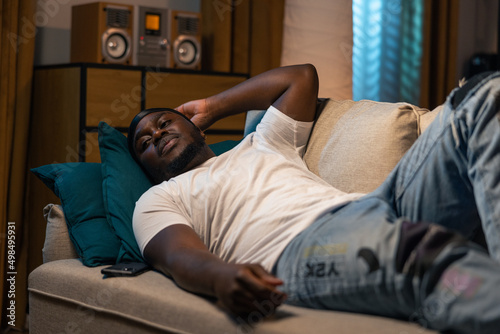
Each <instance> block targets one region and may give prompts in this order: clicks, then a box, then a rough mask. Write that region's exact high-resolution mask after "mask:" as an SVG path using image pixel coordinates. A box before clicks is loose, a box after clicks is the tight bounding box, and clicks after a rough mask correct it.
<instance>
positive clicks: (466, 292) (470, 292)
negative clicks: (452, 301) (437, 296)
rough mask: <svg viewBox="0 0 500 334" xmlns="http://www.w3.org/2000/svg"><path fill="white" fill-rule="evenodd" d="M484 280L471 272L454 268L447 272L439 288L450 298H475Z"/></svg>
mask: <svg viewBox="0 0 500 334" xmlns="http://www.w3.org/2000/svg"><path fill="white" fill-rule="evenodd" d="M482 281H483V280H482V279H481V278H480V277H478V276H476V275H473V274H471V273H469V272H465V271H463V270H459V269H457V268H452V269H449V270H446V271H445V272H444V274H443V276H442V277H441V280H440V282H439V284H438V286H437V289H438V290H441V291H444V292H446V293H447V294H449V295H450V296H454V297H458V296H463V297H464V298H466V299H470V298H472V297H474V296H475V295H476V293H477V290H479V288H480V287H481V285H482Z"/></svg>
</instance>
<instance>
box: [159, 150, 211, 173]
mask: <svg viewBox="0 0 500 334" xmlns="http://www.w3.org/2000/svg"><path fill="white" fill-rule="evenodd" d="M202 149H203V142H196V143H191V144H189V145H188V146H187V147H186V148H185V149H184V150H183V151H182V152H181V154H179V156H178V157H176V158H175V159H174V160H172V162H170V163H169V164H168V165H167V166H166V167H165V172H166V174H167V175H169V176H170V177H174V176H177V175H179V174H181V173H183V172H184V171H185V169H186V167H187V165H188V164H189V163H190V162H191V161H193V159H194V158H195V157H196V156H197V155H198V154H199V153H200V152H201V151H202Z"/></svg>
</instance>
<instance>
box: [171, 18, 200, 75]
mask: <svg viewBox="0 0 500 334" xmlns="http://www.w3.org/2000/svg"><path fill="white" fill-rule="evenodd" d="M170 23H171V29H170V31H171V45H172V47H171V50H172V56H171V57H170V67H171V68H185V69H195V70H199V69H201V14H200V13H193V12H183V11H176V10H172V11H171V19H170Z"/></svg>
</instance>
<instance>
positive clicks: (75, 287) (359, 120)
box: [28, 99, 439, 334]
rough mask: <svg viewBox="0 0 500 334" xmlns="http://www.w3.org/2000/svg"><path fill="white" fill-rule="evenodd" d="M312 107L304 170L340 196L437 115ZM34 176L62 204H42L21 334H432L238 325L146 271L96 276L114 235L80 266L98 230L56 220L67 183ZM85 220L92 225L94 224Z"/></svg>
mask: <svg viewBox="0 0 500 334" xmlns="http://www.w3.org/2000/svg"><path fill="white" fill-rule="evenodd" d="M320 102H321V103H319V104H318V117H317V121H316V123H315V125H314V128H313V131H312V134H311V136H310V140H309V143H308V146H307V150H306V153H305V156H304V160H305V162H306V163H307V165H308V167H309V169H310V170H311V171H313V172H314V173H316V174H318V175H319V176H321V177H322V178H323V179H325V180H326V181H327V182H329V183H330V184H332V185H333V186H335V187H337V188H339V189H341V190H344V191H347V192H369V191H371V190H374V189H375V188H376V187H377V186H378V185H379V184H380V183H381V182H382V181H383V180H384V178H385V177H386V176H387V174H388V173H389V172H390V170H391V169H392V168H393V167H394V166H395V164H396V163H397V161H398V160H399V159H400V158H401V156H402V155H403V154H404V153H405V152H406V150H407V149H408V148H409V147H410V146H411V145H412V143H413V142H414V141H415V140H416V139H417V138H418V136H419V135H420V134H421V133H422V132H423V131H424V130H425V128H426V127H427V125H428V124H429V123H430V122H431V121H432V120H433V119H434V118H435V117H436V115H439V107H438V108H436V110H433V111H429V110H427V109H424V108H419V107H416V106H413V105H410V104H407V103H381V102H373V101H365V100H364V101H357V102H355V101H350V100H342V101H335V100H330V99H324V100H321V101H320ZM262 114H263V112H262V111H252V112H249V113H248V115H247V124H246V127H245V135H246V134H248V133H250V132H251V131H253V129H254V128H255V126H256V124H257V123H258V121H259V120H260V118H261V117H262ZM234 144H236V143H230V146H231V145H233V146H234ZM100 145H101V141H100ZM101 149H102V147H101ZM218 154H220V152H219V153H218ZM101 158H103V152H102V151H101ZM104 158H105V157H104ZM72 168H73V167H72ZM75 170H76V167H75ZM104 172H105V171H104V169H103V170H102V173H104ZM38 176H39V177H40V178H41V179H42V180H44V182H45V183H46V184H47V185H48V186H49V187H51V188H52V189H53V190H54V191H55V192H56V195H58V196H59V197H60V198H61V200H62V205H60V204H48V205H47V206H46V207H45V209H44V213H43V214H44V215H45V218H46V221H47V226H46V239H45V245H44V248H43V259H44V263H43V264H42V265H41V266H39V267H38V268H36V269H35V270H34V271H33V272H31V274H30V275H29V282H28V289H29V317H30V321H29V324H30V325H29V327H30V328H29V330H30V334H38V333H41V334H47V333H332V332H334V333H338V334H342V333H374V334H375V333H384V334H389V333H394V334H396V333H398V334H401V333H408V334H409V333H433V331H431V330H428V329H424V328H423V327H421V326H420V325H419V324H417V323H416V322H417V321H418V320H419V319H418V318H417V317H415V318H412V319H397V320H396V319H387V318H382V317H377V316H373V315H363V314H353V313H346V312H336V311H325V310H312V309H307V308H300V307H295V306H290V305H283V306H281V307H280V308H279V309H278V311H277V312H276V313H275V314H274V315H271V316H268V313H269V312H268V310H267V309H266V307H265V305H263V306H262V309H261V312H254V313H252V314H250V315H249V316H248V317H247V318H245V319H242V318H238V317H232V316H230V315H228V314H227V313H225V312H224V311H222V310H220V309H219V308H218V307H217V306H216V304H215V302H214V300H212V299H210V298H206V297H203V296H198V295H195V294H192V293H189V292H186V291H184V290H182V289H181V288H179V287H178V286H176V284H175V282H173V281H172V280H170V279H169V278H167V277H165V276H164V275H162V274H160V273H158V272H156V271H153V270H151V271H148V272H146V273H144V274H141V275H139V276H137V277H130V278H128V277H113V278H103V275H102V274H101V269H102V268H103V267H104V266H105V265H103V263H113V262H123V261H125V260H126V259H127V256H124V255H123V254H125V253H126V251H123V238H122V235H120V233H119V227H117V226H114V228H111V229H109V226H108V227H106V228H107V229H109V230H110V231H112V232H116V234H117V235H118V238H117V239H116V240H118V242H122V244H121V245H120V248H119V250H118V251H117V253H113V252H114V251H111V253H113V254H111V253H110V251H106V252H104V255H100V258H98V260H95V259H94V260H92V261H94V262H92V261H90V260H89V257H88V256H87V255H86V254H85V247H87V246H82V243H84V242H85V238H87V239H91V238H94V237H96V236H97V234H99V233H101V232H98V231H97V230H87V232H85V230H84V227H78V228H75V226H77V225H73V224H72V223H71V222H70V221H73V220H74V219H75V217H74V216H73V215H70V214H69V212H66V211H69V209H70V207H69V205H70V204H69V203H70V201H69V200H68V199H66V198H65V197H63V196H68V195H66V194H63V192H62V188H61V187H63V184H61V183H60V182H68V178H67V177H66V179H63V178H62V177H60V178H59V179H58V181H57V182H59V188H57V186H55V185H54V182H55V181H54V179H51V180H49V181H47V178H49V177H47V176H45V179H44V177H43V176H40V175H38ZM58 176H61V174H58ZM85 177H87V178H89V177H91V175H90V174H89V173H88V172H86V173H85V174H82V175H81V176H79V180H80V181H81V180H82V178H84V179H85ZM57 182H56V183H57ZM82 182H83V181H82ZM85 182H87V183H89V182H88V181H85ZM99 186H101V184H100V183H99ZM54 187H55V188H56V189H54ZM102 187H103V188H104V187H105V183H103V184H102ZM99 189H100V188H99ZM141 191H142V190H141ZM104 192H105V190H104ZM71 194H72V193H71ZM87 195H89V196H87V197H85V198H80V199H79V200H78V199H77V200H78V202H79V203H81V202H84V204H85V205H89V206H91V205H93V204H92V201H93V200H94V198H97V197H99V196H100V195H101V194H98V193H97V192H95V193H92V194H87ZM108 196H109V195H108ZM73 197H74V196H73ZM104 197H106V195H105V196H104ZM73 200H74V198H73ZM105 209H106V208H105ZM108 209H109V204H108ZM86 212H87V211H86ZM86 212H84V213H83V215H85V214H86ZM77 218H81V215H80V216H78V217H77ZM101 218H102V217H101ZM107 218H110V217H107ZM111 218H113V217H111ZM89 219H90V220H91V221H92V223H94V222H95V220H96V219H97V218H96V217H90V218H89ZM104 220H106V219H104ZM108 221H109V219H108ZM101 224H104V223H102V222H101ZM111 226H113V224H111ZM92 228H94V227H92ZM82 231H83V232H82ZM106 231H108V230H106ZM85 233H87V234H85ZM102 233H104V232H102ZM102 233H101V234H102ZM106 233H107V232H106ZM82 234H83V236H84V238H82ZM98 236H99V237H100V238H101V235H98ZM101 239H102V238H101ZM101 239H99V240H98V241H99V242H100V244H99V247H107V246H109V245H110V244H113V243H114V242H116V240H115V239H112V240H111V239H106V238H104V239H103V240H101ZM82 240H83V241H82ZM125 248H126V247H125ZM129 248H130V247H129ZM121 253H123V254H122V255H120V254H121ZM108 255H109V256H108ZM129 258H130V257H129Z"/></svg>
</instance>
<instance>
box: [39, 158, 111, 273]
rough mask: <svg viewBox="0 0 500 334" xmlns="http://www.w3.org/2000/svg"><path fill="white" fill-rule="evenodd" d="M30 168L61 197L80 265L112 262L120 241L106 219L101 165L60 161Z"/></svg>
mask: <svg viewBox="0 0 500 334" xmlns="http://www.w3.org/2000/svg"><path fill="white" fill-rule="evenodd" d="M31 171H32V172H33V173H34V174H35V175H36V176H37V177H38V178H40V179H41V180H42V181H43V182H44V183H45V185H47V186H48V187H49V188H50V189H51V190H52V191H53V192H54V193H55V194H56V196H57V197H59V199H60V200H61V204H62V207H63V211H64V216H65V218H66V224H67V225H68V231H69V236H70V238H71V240H72V242H73V244H74V245H75V249H76V251H77V253H78V255H79V257H80V258H81V260H82V262H83V264H85V265H86V266H89V267H95V266H99V265H105V264H114V263H115V262H116V258H117V257H118V251H119V249H120V240H119V239H118V237H117V236H116V235H115V233H114V232H113V230H112V229H111V227H110V226H109V224H108V222H107V219H106V211H105V209H104V201H103V197H102V176H101V164H98V163H83V162H82V163H78V162H75V163H62V164H52V165H45V166H41V167H38V168H33V169H32V170H31Z"/></svg>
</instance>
